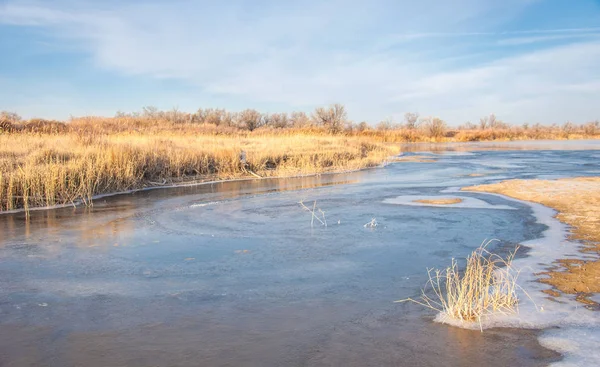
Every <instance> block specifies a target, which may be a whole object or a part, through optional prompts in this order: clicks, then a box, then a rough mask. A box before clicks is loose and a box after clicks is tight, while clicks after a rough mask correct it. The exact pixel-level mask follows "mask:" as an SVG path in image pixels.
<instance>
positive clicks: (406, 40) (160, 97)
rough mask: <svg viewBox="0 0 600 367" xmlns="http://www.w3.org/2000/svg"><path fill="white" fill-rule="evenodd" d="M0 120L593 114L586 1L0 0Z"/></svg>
mask: <svg viewBox="0 0 600 367" xmlns="http://www.w3.org/2000/svg"><path fill="white" fill-rule="evenodd" d="M0 49H1V50H2V56H1V57H0V110H10V111H15V112H18V113H19V114H21V115H23V116H24V117H46V118H60V119H64V118H68V117H69V116H70V115H74V116H79V115H113V114H114V113H115V112H116V111H118V110H121V111H136V110H140V109H141V107H142V106H146V105H154V106H157V107H159V108H162V109H170V108H173V107H178V108H179V109H181V110H185V111H195V110H196V109H198V108H200V107H223V108H228V109H231V110H240V109H243V108H247V107H251V108H257V109H260V110H262V111H265V112H267V111H269V112H280V111H292V110H301V111H307V112H310V111H311V110H312V109H313V108H314V107H315V106H318V105H324V104H329V103H334V102H339V103H344V104H345V105H346V107H347V108H348V111H349V115H350V118H352V119H353V120H355V121H361V120H367V121H370V122H378V121H380V120H383V119H386V118H393V119H395V120H396V121H401V120H402V116H403V114H404V113H405V112H409V111H412V112H419V113H420V114H421V115H434V116H439V117H442V118H444V119H445V120H447V121H448V122H449V123H451V124H453V125H456V124H460V123H464V122H465V121H473V122H475V121H478V119H479V117H481V116H484V115H487V114H489V113H496V115H497V116H498V117H499V118H501V119H502V120H505V121H508V122H512V123H518V124H520V123H523V122H542V123H546V124H549V123H554V122H557V123H563V122H565V121H567V120H571V121H575V122H586V121H589V120H594V119H600V102H598V101H600V1H598V0H577V1H574V0H568V1H567V0H503V1H497V0H455V1H447V0H421V1H413V0H410V1H409V0H371V1H352V0H344V1H342V0H335V1H317V0H307V1H268V0H231V1H216V0H215V1H191V0H171V1H158V0H153V1H141V0H122V1H117V0H104V1H91V0H77V1H74V0H44V1H36V0H0Z"/></svg>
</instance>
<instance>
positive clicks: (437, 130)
mask: <svg viewBox="0 0 600 367" xmlns="http://www.w3.org/2000/svg"><path fill="white" fill-rule="evenodd" d="M421 127H422V128H423V130H424V131H425V133H426V134H427V136H429V137H431V138H441V137H443V136H444V135H445V134H446V128H447V126H446V122H445V121H444V120H442V119H440V118H437V117H426V118H424V119H421Z"/></svg>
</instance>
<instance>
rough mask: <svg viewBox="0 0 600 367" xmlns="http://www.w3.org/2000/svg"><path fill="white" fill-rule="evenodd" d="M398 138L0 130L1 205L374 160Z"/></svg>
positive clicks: (68, 200) (59, 201)
mask: <svg viewBox="0 0 600 367" xmlns="http://www.w3.org/2000/svg"><path fill="white" fill-rule="evenodd" d="M399 152H400V147H399V145H398V144H391V143H383V142H376V141H372V140H370V139H368V138H365V137H348V136H344V135H306V134H290V135H269V134H266V135H257V136H249V135H241V134H240V135H214V134H209V133H201V132H200V133H198V132H196V133H195V134H193V133H191V132H189V131H187V132H186V131H170V132H168V133H167V132H162V133H161V134H158V135H157V134H153V133H152V132H137V131H127V132H114V133H107V134H97V135H93V136H90V135H86V134H79V133H65V134H34V133H29V134H23V133H20V134H4V135H0V212H2V211H11V210H15V209H25V210H29V209H32V208H36V207H49V206H56V205H65V204H72V203H77V202H84V203H90V202H91V200H92V199H93V198H94V197H95V196H98V195H103V194H111V193H116V192H126V191H131V190H138V189H143V188H147V187H156V186H170V185H175V184H185V183H196V182H202V181H216V180H231V179H241V178H253V177H254V178H255V177H257V176H259V177H291V176H298V175H310V174H319V173H329V172H343V171H351V170H358V169H363V168H369V167H374V166H377V165H380V164H381V163H383V162H384V161H385V160H386V159H387V158H389V157H390V156H392V155H395V154H397V153H399Z"/></svg>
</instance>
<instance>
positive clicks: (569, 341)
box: [436, 194, 600, 367]
mask: <svg viewBox="0 0 600 367" xmlns="http://www.w3.org/2000/svg"><path fill="white" fill-rule="evenodd" d="M487 195H494V196H500V197H502V198H504V199H506V200H510V201H515V202H520V201H518V200H515V199H512V198H509V197H506V196H502V195H497V194H487ZM525 203H526V204H528V205H529V206H530V207H531V208H532V209H533V214H534V215H535V217H536V218H537V221H538V222H539V223H542V224H545V225H546V226H548V229H547V230H546V231H544V232H543V237H542V238H539V239H535V240H531V241H526V242H523V245H524V246H527V247H529V248H530V251H529V253H528V256H527V257H524V258H519V259H516V260H514V261H513V269H514V270H515V271H520V274H519V278H518V284H519V286H520V287H521V288H522V291H520V294H519V299H520V304H519V309H518V312H517V313H514V314H508V315H502V314H496V315H491V316H489V317H485V318H484V319H482V321H481V325H480V324H479V323H475V322H468V323H467V322H462V321H460V320H454V319H450V318H448V317H447V316H446V315H445V314H441V313H440V314H438V315H437V317H436V321H438V322H443V323H447V324H451V325H455V326H459V327H464V328H469V329H479V328H480V327H481V328H483V329H486V328H492V327H514V328H527V329H548V328H553V329H548V330H544V332H543V333H542V334H541V336H540V338H539V340H540V343H541V344H542V345H543V346H545V347H547V348H550V349H553V350H555V351H557V352H559V353H562V354H563V355H564V359H563V360H562V361H560V362H557V363H555V364H553V366H561V367H566V366H598V365H600V351H599V350H598V345H600V312H596V311H591V310H588V309H586V308H585V307H584V306H583V305H582V304H580V303H578V302H577V301H575V299H574V297H572V296H569V295H563V296H562V297H560V298H559V301H560V302H556V301H554V300H551V299H549V298H548V296H547V295H546V294H545V293H543V292H542V291H543V290H548V289H551V288H552V287H551V286H549V285H547V284H544V283H540V282H538V281H537V279H538V278H539V277H540V276H536V275H535V274H536V273H539V272H541V271H544V270H546V268H547V267H549V266H551V265H552V263H553V262H554V261H555V260H557V259H562V258H566V257H569V255H570V254H573V253H574V252H576V250H577V248H578V247H579V246H580V245H579V244H577V243H575V242H571V241H568V240H567V239H566V238H567V229H568V227H567V226H566V225H565V224H563V223H561V222H560V221H558V220H557V219H555V218H554V215H555V214H556V212H555V211H554V210H552V209H550V208H547V207H545V206H543V205H540V204H535V203H528V202H525Z"/></svg>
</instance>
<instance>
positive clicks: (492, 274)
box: [396, 242, 519, 326]
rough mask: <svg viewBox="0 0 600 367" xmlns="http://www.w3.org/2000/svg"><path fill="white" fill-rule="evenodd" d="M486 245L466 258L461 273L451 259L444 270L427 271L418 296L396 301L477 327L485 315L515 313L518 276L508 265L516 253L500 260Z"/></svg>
mask: <svg viewBox="0 0 600 367" xmlns="http://www.w3.org/2000/svg"><path fill="white" fill-rule="evenodd" d="M489 243H490V242H484V243H483V244H482V245H481V246H480V247H479V248H477V249H476V250H475V251H473V252H472V253H471V254H470V255H469V256H468V257H467V259H466V260H467V263H466V266H465V270H464V271H460V270H459V267H458V263H457V261H456V260H455V259H452V263H451V265H450V266H449V267H447V268H446V269H445V270H435V269H429V270H428V273H429V280H428V282H427V284H426V287H425V289H423V291H422V293H421V296H420V297H419V298H417V299H413V298H407V299H404V300H400V301H396V302H405V301H410V302H414V303H417V304H419V305H422V306H425V307H427V308H431V309H433V310H436V311H438V312H441V313H442V314H443V315H444V316H445V317H449V318H451V319H455V320H461V321H466V322H479V323H480V326H481V322H482V319H483V318H484V317H485V316H489V315H492V314H497V313H504V314H506V313H513V312H515V310H516V308H517V305H518V301H519V299H518V297H517V292H516V291H517V287H518V285H517V278H518V276H519V273H518V272H517V271H515V270H514V269H512V266H511V264H512V260H513V259H514V255H515V252H516V250H515V251H514V252H511V253H510V254H509V255H508V258H507V259H503V258H502V257H500V256H498V255H496V254H493V253H491V252H489V251H488V250H487V249H486V247H487V245H488V244H489ZM429 288H430V289H429ZM430 292H432V293H433V294H432V295H430Z"/></svg>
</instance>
